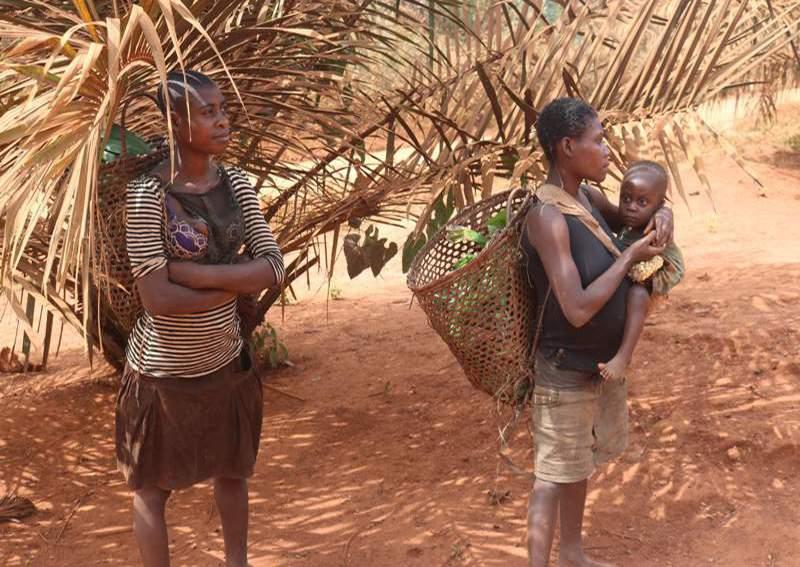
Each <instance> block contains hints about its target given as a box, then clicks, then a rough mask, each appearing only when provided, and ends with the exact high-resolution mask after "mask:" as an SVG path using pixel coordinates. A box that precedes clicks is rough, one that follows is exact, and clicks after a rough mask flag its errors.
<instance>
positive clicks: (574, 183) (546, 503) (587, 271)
mask: <svg viewBox="0 0 800 567" xmlns="http://www.w3.org/2000/svg"><path fill="white" fill-rule="evenodd" d="M536 131H537V136H538V139H539V143H540V145H541V147H542V149H543V150H544V153H545V157H546V158H547V160H548V162H549V171H548V177H547V181H546V183H545V184H544V185H542V186H541V187H539V188H538V189H537V195H538V197H539V203H538V204H537V205H536V206H534V207H533V208H531V210H530V211H529V213H528V218H527V219H526V228H525V234H524V235H523V239H522V248H523V253H524V255H525V257H526V260H527V266H528V268H527V269H528V273H529V276H530V280H531V281H532V282H535V283H536V285H535V286H534V288H533V289H532V291H531V292H532V293H535V295H536V298H535V299H536V304H537V305H539V306H541V308H542V314H541V324H542V326H541V330H540V333H539V341H538V345H534V346H535V347H537V350H536V353H535V360H534V366H535V376H536V385H535V390H534V395H533V406H534V407H533V426H534V435H535V450H534V453H535V456H534V459H535V476H536V478H535V481H534V488H533V492H532V494H531V498H530V501H529V510H528V552H529V560H530V565H531V566H533V567H544V566H546V565H548V562H549V557H550V550H551V547H552V542H553V535H554V533H555V524H556V518H558V517H560V523H561V539H560V542H561V544H560V552H559V553H560V565H562V566H565V567H566V566H580V567H583V566H596V565H602V563H598V562H596V561H593V560H591V559H589V558H587V557H586V555H585V554H584V552H583V546H582V533H581V532H582V525H583V512H584V506H585V502H586V487H587V479H588V478H589V476H591V474H592V472H593V471H594V468H595V466H596V465H598V464H601V463H604V462H607V461H608V460H610V459H613V458H615V457H617V456H619V455H620V454H621V453H622V451H623V450H624V448H625V446H626V444H627V428H628V420H627V415H628V414H627V387H626V383H625V380H624V379H605V378H604V377H603V376H601V374H600V372H599V365H600V364H601V363H605V362H608V361H610V360H611V359H612V358H613V357H614V355H615V354H616V353H617V351H618V349H619V348H620V345H621V342H622V336H623V331H624V327H625V321H626V302H627V294H628V290H629V288H630V286H631V284H630V281H629V280H628V278H627V277H626V276H627V274H628V272H629V270H630V269H631V267H632V266H633V265H634V264H636V263H637V262H640V261H644V260H648V259H650V258H652V257H653V256H656V255H658V254H661V253H663V251H664V250H665V246H666V244H667V243H668V242H669V241H670V240H671V239H672V212H671V211H670V210H669V209H666V208H661V209H660V210H659V211H658V212H656V213H655V214H654V215H653V219H652V221H651V222H650V223H649V226H647V227H645V228H646V230H645V231H644V232H645V233H646V234H645V235H644V236H643V237H642V238H640V239H638V240H637V241H636V242H634V243H632V244H631V245H630V246H629V247H628V248H627V249H626V250H625V251H624V252H620V251H619V249H618V248H617V246H616V245H615V243H614V238H615V236H614V234H613V233H612V229H617V230H619V229H620V228H622V224H623V223H622V218H621V217H620V214H619V207H617V206H615V205H613V204H612V203H610V202H609V201H608V199H607V198H606V197H605V196H604V195H603V194H602V192H601V191H599V190H598V189H596V188H593V187H589V186H587V185H583V184H582V183H583V181H584V180H588V181H592V182H595V183H600V182H601V181H603V179H604V178H605V177H606V174H607V172H608V167H609V151H608V148H607V146H606V144H605V136H604V130H603V126H602V124H601V123H600V121H599V119H598V117H597V113H596V112H595V110H594V109H592V108H591V107H590V106H589V105H588V104H586V103H584V102H582V101H579V100H576V99H572V98H561V99H557V100H554V101H552V102H551V103H549V104H548V105H547V106H546V107H545V108H544V109H542V112H541V113H540V114H539V117H538V120H537V124H536ZM651 228H654V230H652V231H651V230H650V229H651Z"/></svg>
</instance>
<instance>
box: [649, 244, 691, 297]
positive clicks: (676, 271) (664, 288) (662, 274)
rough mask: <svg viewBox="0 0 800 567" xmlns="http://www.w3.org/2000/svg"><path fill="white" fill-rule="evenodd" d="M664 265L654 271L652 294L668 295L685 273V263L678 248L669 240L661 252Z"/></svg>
mask: <svg viewBox="0 0 800 567" xmlns="http://www.w3.org/2000/svg"><path fill="white" fill-rule="evenodd" d="M661 255H662V257H663V258H664V266H662V268H661V269H660V270H659V271H658V272H656V274H655V275H654V276H653V280H652V288H653V294H654V295H663V296H666V295H669V292H670V291H671V290H672V288H674V287H675V286H676V285H678V284H679V283H680V282H681V280H683V275H684V274H685V273H686V264H685V263H684V260H683V254H682V253H681V250H680V248H678V246H677V245H676V244H675V243H674V242H671V243H670V244H669V245H668V246H667V247H666V249H665V250H664V252H663V253H662V254H661Z"/></svg>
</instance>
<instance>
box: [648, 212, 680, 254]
mask: <svg viewBox="0 0 800 567" xmlns="http://www.w3.org/2000/svg"><path fill="white" fill-rule="evenodd" d="M652 230H655V233H656V239H655V241H653V244H654V245H655V246H659V247H664V246H666V245H667V244H669V243H670V242H672V238H673V236H674V231H675V223H674V219H673V217H672V209H670V208H668V207H661V208H660V209H658V210H657V211H656V212H655V214H654V215H653V218H651V219H650V222H649V223H647V226H646V227H645V229H644V233H645V234H648V233H649V232H650V231H652Z"/></svg>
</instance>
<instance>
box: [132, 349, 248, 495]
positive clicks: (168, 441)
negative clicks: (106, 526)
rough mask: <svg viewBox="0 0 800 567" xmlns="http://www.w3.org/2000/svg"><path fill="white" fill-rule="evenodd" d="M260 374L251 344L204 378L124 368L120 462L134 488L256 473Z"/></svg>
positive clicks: (177, 485)
mask: <svg viewBox="0 0 800 567" xmlns="http://www.w3.org/2000/svg"><path fill="white" fill-rule="evenodd" d="M262 411H263V395H262V391H261V378H260V376H259V375H258V371H257V370H256V369H255V368H254V367H253V365H252V363H251V358H250V356H249V353H248V352H247V350H243V351H242V354H241V355H240V356H238V357H236V358H235V359H234V360H233V361H231V362H230V363H228V364H227V365H226V366H225V367H223V368H221V369H220V370H217V371H215V372H212V373H211V374H207V375H205V376H202V377H200V378H154V377H151V376H147V375H144V374H139V373H138V372H136V371H134V370H132V369H130V368H129V367H126V368H125V372H124V373H123V376H122V386H121V388H120V391H119V394H118V395H117V407H116V448H117V467H118V468H119V470H120V471H121V472H122V474H123V475H124V476H125V480H126V481H127V483H128V486H129V487H130V488H131V489H133V490H138V489H140V488H144V487H150V486H156V487H159V488H162V489H164V490H176V489H181V488H186V487H189V486H191V485H193V484H197V483H198V482H202V481H204V480H207V479H209V478H220V477H224V478H247V477H249V476H252V474H253V468H254V466H255V462H256V455H257V454H258V446H259V443H260V441H261V420H262Z"/></svg>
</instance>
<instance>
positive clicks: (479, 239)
mask: <svg viewBox="0 0 800 567" xmlns="http://www.w3.org/2000/svg"><path fill="white" fill-rule="evenodd" d="M447 238H448V239H449V240H450V242H473V243H475V244H477V245H478V246H480V247H481V248H483V247H484V246H486V243H487V242H488V240H487V238H486V237H485V236H484V235H482V234H481V233H480V232H478V231H477V230H472V229H471V228H467V227H466V226H457V225H456V226H450V227H447Z"/></svg>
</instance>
